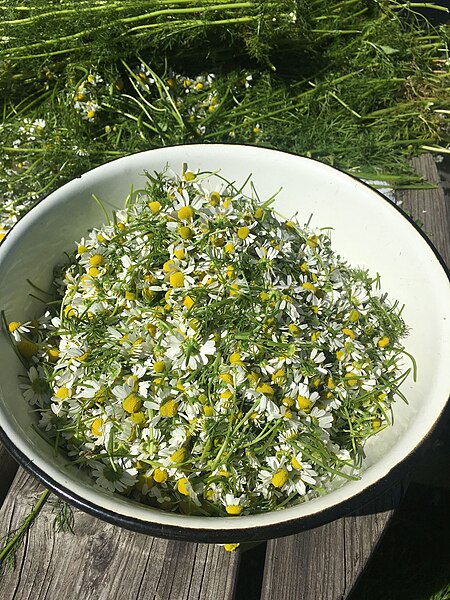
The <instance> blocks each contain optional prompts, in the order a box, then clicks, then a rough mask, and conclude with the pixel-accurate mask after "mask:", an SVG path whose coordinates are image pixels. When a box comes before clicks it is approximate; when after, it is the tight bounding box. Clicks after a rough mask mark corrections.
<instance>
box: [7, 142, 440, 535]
mask: <svg viewBox="0 0 450 600" xmlns="http://www.w3.org/2000/svg"><path fill="white" fill-rule="evenodd" d="M182 163H187V164H188V166H189V168H190V169H191V170H194V171H195V170H197V169H201V170H210V171H214V170H217V169H220V170H221V174H223V175H224V177H226V178H227V179H228V180H232V181H236V182H238V183H243V182H244V181H245V179H246V178H247V177H248V175H249V174H250V173H251V174H252V181H253V183H254V185H255V187H256V189H257V191H258V193H259V195H260V197H261V199H262V200H264V199H266V198H268V197H270V196H271V195H272V194H273V193H275V192H276V191H278V190H279V189H280V188H281V192H280V193H279V194H278V195H277V198H276V202H275V207H276V208H277V209H278V210H279V212H281V213H282V214H283V215H285V216H286V217H290V216H292V214H294V213H298V214H299V216H300V222H301V223H302V222H306V221H307V220H308V219H309V217H310V215H312V221H311V224H312V225H313V226H319V227H328V226H331V227H333V228H334V231H333V233H332V245H333V247H334V249H335V250H336V251H338V252H339V253H340V254H341V255H342V256H344V257H345V258H347V259H348V260H349V261H350V263H351V264H352V265H353V266H364V267H367V268H368V269H369V270H370V271H371V272H372V273H374V274H375V273H377V272H378V273H380V275H381V283H382V288H383V290H385V291H386V292H388V293H389V294H390V296H391V297H392V298H396V299H398V300H399V302H400V303H401V304H403V303H404V304H405V310H404V313H403V315H404V319H405V321H406V323H407V324H408V325H409V326H410V328H411V332H410V335H409V337H408V338H407V340H406V348H407V350H408V351H409V352H410V353H411V354H412V355H413V356H414V357H415V359H416V361H417V365H418V379H417V382H416V383H414V382H413V381H412V378H410V379H408V380H407V381H406V382H405V384H404V385H403V388H402V389H403V393H404V394H405V395H406V396H407V398H408V401H409V405H408V406H407V405H406V404H404V403H403V402H402V401H401V400H398V401H397V402H396V404H395V407H394V424H393V426H392V427H390V428H388V429H386V430H384V431H382V432H381V433H380V434H379V435H377V436H375V437H374V438H371V440H370V443H369V444H368V445H367V448H366V453H367V458H366V460H365V464H364V472H363V474H362V477H361V479H360V480H358V481H350V482H348V483H345V484H344V485H342V486H341V487H339V488H338V489H335V490H334V491H331V492H330V493H328V494H327V495H325V496H323V497H320V498H317V499H314V500H311V501H309V502H306V503H303V504H299V505H297V506H295V507H292V508H287V509H284V510H280V511H277V512H273V513H268V514H261V515H254V516H244V517H239V518H219V517H208V518H205V517H203V518H201V517H193V516H183V515H175V514H172V513H169V512H163V511H158V510H156V509H152V508H148V507H146V506H142V505H139V504H137V503H135V502H133V501H131V500H130V501H129V500H127V499H126V498H122V497H120V496H114V495H112V494H110V493H108V492H103V491H102V490H101V489H99V488H97V487H96V486H94V485H92V483H91V481H90V480H88V479H87V478H86V477H85V476H84V475H81V474H80V473H79V472H78V471H77V470H76V469H75V468H71V467H68V466H67V465H66V459H64V458H63V457H60V456H55V455H54V453H53V451H52V449H51V448H50V447H49V445H48V444H47V443H46V442H45V441H43V440H42V438H41V437H40V436H39V434H38V433H37V432H36V430H35V429H34V428H33V422H34V418H33V414H32V413H30V411H29V408H28V407H27V405H26V403H25V401H24V400H23V399H22V397H21V393H20V390H19V385H18V384H19V380H18V374H19V373H20V372H23V370H22V367H21V364H20V362H19V361H18V359H17V357H16V355H15V353H14V351H13V349H12V347H11V344H10V342H9V340H8V335H7V333H6V332H5V331H3V332H2V333H1V338H0V365H1V373H0V425H1V432H0V434H1V437H0V439H1V441H2V442H3V443H4V444H5V445H6V447H7V448H8V449H9V450H10V452H11V453H12V454H13V455H14V456H15V457H16V458H17V459H18V460H19V462H20V463H21V464H22V465H23V466H24V467H25V468H26V469H28V470H29V471H31V472H32V473H33V474H35V475H36V476H37V477H38V478H40V479H41V480H42V481H43V482H44V484H45V485H46V486H47V487H49V488H51V489H52V490H54V491H55V492H57V493H58V494H59V495H61V496H63V497H64V498H66V499H68V500H69V501H70V502H72V503H73V504H75V505H77V506H78V507H80V508H82V509H84V510H86V511H88V512H90V513H92V514H94V515H96V516H98V517H100V518H103V519H105V520H107V521H110V522H113V523H116V524H118V525H121V526H124V527H127V528H130V529H134V530H137V531H141V532H145V533H150V534H153V535H157V536H162V537H168V538H176V539H184V540H191V541H203V542H227V541H245V540H258V539H268V538H270V537H277V536H281V535H288V534H291V533H295V532H296V531H299V530H302V529H306V528H309V527H313V526H317V525H320V524H323V523H325V522H327V521H330V520H332V519H334V518H337V517H339V516H342V515H343V514H345V513H347V512H348V511H350V510H352V509H354V508H356V507H357V506H358V505H361V504H362V503H364V502H365V501H367V500H369V499H370V498H371V497H372V496H373V495H374V494H375V493H379V492H380V491H381V490H382V489H383V487H384V486H385V485H387V484H388V483H392V479H393V478H394V477H396V476H398V474H399V470H400V467H401V466H402V465H405V462H407V461H406V459H408V458H410V457H411V456H412V454H413V453H414V451H415V450H416V449H417V448H418V447H419V446H421V445H422V443H423V441H424V440H425V439H427V438H429V437H430V433H431V432H432V431H433V430H434V429H435V426H436V424H437V422H438V421H439V420H441V421H442V417H443V413H444V409H445V407H446V403H447V400H448V397H449V392H450V369H449V357H450V286H449V281H448V276H447V275H446V273H445V270H444V268H443V263H442V261H441V259H440V258H439V256H438V255H437V253H436V251H435V249H434V248H433V247H432V246H431V244H430V243H429V241H428V240H427V239H426V238H425V237H424V236H423V235H422V234H421V232H420V230H419V229H418V228H417V227H416V226H415V225H414V224H413V223H412V222H411V221H410V220H409V219H408V218H407V217H405V215H404V214H403V213H402V212H401V211H400V210H399V209H398V208H397V207H396V206H394V205H392V204H391V203H390V202H389V201H387V200H386V199H385V198H384V197H383V196H382V195H380V194H378V193H377V192H375V191H373V190H372V189H371V188H369V187H368V186H367V185H365V184H363V183H361V182H360V181H358V180H356V179H353V178H351V177H349V176H348V175H345V174H343V173H341V172H340V171H338V170H336V169H333V168H331V167H328V166H325V165H323V164H321V163H318V162H316V161H313V160H310V159H306V158H300V157H298V156H294V155H291V154H288V153H283V152H277V151H273V150H267V149H262V148H255V147H247V146H235V145H191V146H177V147H171V148H163V149H158V150H151V151H149V152H144V153H141V154H136V155H133V156H128V157H126V158H121V159H119V160H116V161H114V162H111V163H109V164H106V165H103V166H101V167H99V168H96V169H94V170H92V171H90V172H88V173H86V174H85V175H83V176H82V177H80V178H78V179H75V180H73V181H71V182H70V183H68V184H67V185H64V186H63V187H61V188H60V189H58V190H57V191H55V192H53V193H52V194H51V195H50V196H48V197H47V198H46V199H45V200H43V201H42V202H41V203H39V204H38V206H36V207H35V208H33V209H32V210H31V211H30V212H29V213H28V214H27V215H25V216H24V217H23V218H22V219H21V220H20V222H19V223H18V224H17V225H16V226H15V227H14V228H13V230H12V231H11V232H10V233H9V234H8V235H7V236H6V239H5V240H4V242H3V244H2V245H1V247H0V309H1V310H4V311H5V313H6V315H7V318H8V319H9V320H20V321H26V320H27V319H30V318H33V317H35V316H37V315H38V314H40V312H41V311H42V305H39V303H37V302H36V301H35V300H33V298H31V297H30V296H29V292H30V287H29V284H28V283H27V279H28V280H31V281H32V282H33V283H34V284H35V285H37V286H38V287H40V288H42V289H45V288H48V286H49V284H50V282H51V279H52V269H53V267H54V266H55V265H56V264H57V263H58V262H60V261H61V258H62V256H63V253H64V251H68V250H69V251H70V250H72V248H73V244H74V242H75V241H76V240H78V239H79V238H81V237H82V236H83V235H85V234H86V232H87V231H88V229H89V228H91V227H93V226H98V225H100V224H102V223H103V222H104V215H103V214H102V212H101V210H100V209H99V207H98V205H97V204H96V203H95V202H94V201H93V200H92V194H95V195H96V196H97V197H98V198H100V199H101V200H102V201H103V203H104V204H105V206H106V207H107V208H108V209H109V210H113V209H114V208H119V207H122V205H123V201H124V198H125V197H126V196H127V194H128V192H129V190H130V185H131V184H133V186H134V188H139V187H142V184H143V182H144V181H145V177H144V171H149V172H153V171H160V170H162V169H164V167H166V165H169V166H170V167H172V168H173V169H174V170H175V171H177V172H180V171H181V166H182Z"/></svg>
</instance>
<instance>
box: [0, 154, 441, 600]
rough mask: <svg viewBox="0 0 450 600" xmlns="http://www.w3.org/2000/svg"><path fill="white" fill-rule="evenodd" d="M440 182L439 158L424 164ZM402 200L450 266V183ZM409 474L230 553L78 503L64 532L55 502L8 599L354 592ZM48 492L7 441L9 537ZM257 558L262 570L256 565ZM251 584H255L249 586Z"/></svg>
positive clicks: (329, 599) (200, 599)
mask: <svg viewBox="0 0 450 600" xmlns="http://www.w3.org/2000/svg"><path fill="white" fill-rule="evenodd" d="M414 165H415V168H416V170H417V171H418V172H420V173H422V174H424V175H425V176H426V177H427V179H428V180H431V181H436V182H438V174H437V170H436V166H435V163H434V161H433V159H432V158H431V157H429V156H424V157H421V158H420V159H417V160H416V161H415V162H414ZM399 198H400V199H401V201H402V207H403V208H404V209H405V210H407V211H408V212H409V213H410V214H411V215H412V216H413V217H414V218H415V219H416V220H417V221H419V222H420V223H421V224H422V226H423V229H424V231H425V232H426V233H427V235H429V237H430V239H431V240H432V242H433V243H434V245H435V246H436V247H437V248H438V250H439V251H440V252H441V255H442V256H443V258H444V259H445V260H446V261H447V264H450V234H449V227H448V220H447V219H448V217H447V213H446V210H447V207H446V201H445V198H444V193H443V190H442V188H437V189H433V190H426V191H407V192H406V191H405V192H402V193H400V195H399ZM405 486H406V482H405V481H403V482H399V483H398V484H396V485H395V486H394V487H393V488H391V489H390V490H388V492H386V493H384V494H383V495H382V496H381V497H379V498H377V499H376V500H374V501H372V502H370V503H369V504H366V505H364V506H361V507H360V509H359V510H358V512H357V513H354V514H352V515H350V516H346V517H344V518H341V519H339V520H337V521H334V522H332V523H329V524H327V525H324V526H322V527H318V528H316V529H313V530H310V531H306V532H303V533H301V534H298V535H293V536H289V537H286V538H280V539H277V540H272V541H269V542H267V544H266V545H260V546H259V547H255V546H253V547H252V548H250V549H249V548H245V547H241V548H239V549H238V550H237V551H236V552H232V553H229V552H226V551H225V550H224V549H223V548H222V547H221V546H212V545H206V544H194V543H183V542H173V541H167V540H161V539H157V538H152V537H150V536H145V535H142V534H137V533H132V532H129V531H126V530H124V529H120V528H118V527H115V526H113V525H110V524H107V523H104V522H103V521H99V520H97V519H95V518H94V517H91V516H89V515H87V514H85V513H82V512H80V511H78V510H75V528H74V534H71V533H61V532H60V533H55V531H54V529H53V521H54V515H53V514H52V508H53V507H52V501H51V500H49V501H47V503H46V504H45V505H44V508H43V510H42V512H41V514H40V515H39V517H38V519H37V521H36V523H35V525H34V526H33V527H32V529H31V530H30V531H29V533H28V534H27V536H26V538H25V542H24V544H23V546H22V548H21V549H20V551H19V553H18V555H17V564H16V568H15V569H14V570H10V569H8V568H7V567H5V566H4V567H3V568H2V570H1V572H0V598H2V600H13V599H14V600H25V599H29V600H57V599H58V600H59V599H60V598H63V599H64V600H116V599H117V600H138V599H139V600H140V599H142V600H143V599H146V600H152V599H154V600H222V599H223V600H225V599H233V598H234V599H236V600H241V598H252V599H253V598H260V599H261V600H297V599H301V600H344V599H345V598H347V596H348V594H349V593H350V591H351V589H352V588H353V586H354V584H355V581H356V580H357V578H358V577H359V575H360V574H361V572H362V571H363V569H364V567H365V565H366V563H367V561H368V560H369V558H370V556H371V554H372V553H373V551H374V548H375V546H376V545H377V543H378V541H379V539H380V537H381V535H382V534H383V531H384V530H385V528H386V526H387V525H388V523H389V521H390V519H391V517H392V514H393V512H394V511H395V509H396V507H397V506H398V504H399V502H400V499H401V497H402V492H403V491H404V487H405ZM42 491H43V488H42V486H41V485H40V484H39V483H37V482H36V481H35V480H34V479H33V478H32V477H31V476H30V475H28V474H27V473H26V472H25V471H24V470H22V468H19V469H18V468H17V465H16V464H15V463H14V461H13V460H12V459H11V458H10V457H9V455H8V454H7V453H6V452H5V450H3V449H2V448H0V504H2V508H1V510H0V536H2V535H4V533H6V532H7V531H8V530H10V529H13V528H15V527H17V526H18V524H19V523H21V521H22V520H23V518H24V516H25V515H27V514H28V513H29V511H30V509H31V507H32V506H33V505H34V504H35V502H36V500H37V499H38V498H39V496H40V495H41V493H42ZM255 565H256V568H255ZM243 590H246V591H243Z"/></svg>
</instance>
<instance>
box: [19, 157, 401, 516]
mask: <svg viewBox="0 0 450 600" xmlns="http://www.w3.org/2000/svg"><path fill="white" fill-rule="evenodd" d="M244 183H246V185H247V187H248V188H249V191H250V192H251V193H250V194H249V195H247V194H246V193H244V191H243V189H244V185H237V184H236V183H234V184H232V183H230V182H228V181H226V180H224V179H223V178H222V177H221V176H220V173H218V174H212V173H208V172H199V173H193V172H192V171H189V170H188V169H184V170H183V172H182V174H181V175H175V174H171V173H158V174H150V175H149V184H148V187H147V189H146V190H145V191H141V192H138V193H134V194H130V197H129V198H128V199H127V202H126V206H125V209H124V210H120V211H117V212H116V213H114V214H113V219H112V220H111V221H110V222H109V223H108V224H105V225H104V226H103V227H101V228H99V229H94V230H92V231H90V232H89V233H88V234H87V235H86V236H85V237H84V238H83V239H82V240H80V241H79V243H78V245H77V248H76V252H75V254H74V256H73V257H72V259H71V261H70V263H69V264H67V265H64V266H63V267H61V268H59V269H58V271H57V273H56V278H55V283H56V286H57V291H58V293H57V297H56V298H55V300H54V301H53V300H52V301H51V302H50V303H49V305H48V308H49V310H48V311H47V312H46V314H45V315H43V316H41V317H39V318H38V319H37V320H36V321H32V322H30V323H19V322H17V321H11V322H9V324H8V328H9V331H10V333H11V337H12V339H13V340H14V343H15V344H16V349H17V351H18V353H19V355H20V356H21V357H22V359H23V360H24V361H25V363H26V364H27V368H28V377H27V378H24V381H23V382H22V384H21V385H22V389H23V393H24V397H25V399H26V400H27V401H28V402H29V403H30V404H31V405H32V406H33V407H34V409H35V411H36V413H37V416H38V419H39V427H40V429H41V430H42V433H43V435H44V436H45V437H47V438H48V439H49V441H50V443H52V444H54V446H55V449H56V450H58V451H63V452H65V454H66V455H67V457H68V459H69V461H70V462H72V463H74V464H75V465H79V466H80V467H81V468H83V469H84V470H85V471H86V472H87V473H88V474H89V476H90V477H92V478H93V479H94V480H95V482H96V483H97V484H98V485H99V486H100V487H102V488H105V489H108V490H110V491H113V492H114V491H116V492H119V493H122V494H125V495H127V496H129V497H132V498H134V499H135V500H137V501H139V502H143V503H145V504H149V505H151V506H154V507H159V508H163V509H166V510H171V511H175V512H182V513H188V514H191V513H193V514H200V515H204V516H208V515H213V516H224V517H226V516H230V517H236V516H239V515H245V514H252V513H259V512H266V511H271V510H275V509H278V508H282V507H285V506H288V505H291V504H293V503H297V502H299V501H303V500H308V499H310V498H313V497H315V496H317V495H319V494H323V493H326V492H327V491H329V490H330V487H331V486H332V485H336V484H338V483H339V484H340V485H341V484H342V483H343V482H344V481H345V480H346V479H348V478H350V479H352V478H357V477H358V467H359V466H360V464H361V459H362V457H363V454H364V445H365V443H366V441H367V439H368V438H370V437H371V436H373V435H374V434H376V433H377V432H379V431H380V430H381V429H383V428H385V427H386V426H388V425H389V424H390V420H391V419H390V411H391V404H392V402H393V401H394V400H395V398H397V397H403V394H402V392H401V389H400V386H401V383H402V382H403V380H404V379H405V378H406V377H407V376H408V374H409V369H407V368H405V365H404V364H403V356H404V351H403V346H402V344H401V339H402V338H403V336H404V335H405V334H406V330H407V328H406V326H405V324H404V322H403V320H402V317H401V307H399V306H398V304H397V303H396V302H395V301H389V300H388V299H387V298H386V295H385V294H382V293H381V292H380V291H379V289H378V287H379V282H378V278H377V277H371V276H370V274H368V273H367V272H366V271H364V270H362V269H355V268H352V267H351V266H349V265H348V264H347V263H346V262H345V260H344V259H342V258H341V257H339V256H337V255H336V254H335V253H334V252H333V251H332V248H331V241H330V237H329V235H328V233H327V231H326V230H324V229H323V230H320V231H312V230H309V229H308V227H306V226H305V227H300V225H299V223H298V222H297V221H296V220H290V221H286V220H284V219H282V218H281V217H279V216H278V215H277V213H276V212H275V211H274V210H273V209H272V208H271V207H270V204H271V202H272V201H273V198H269V199H267V200H266V201H265V202H263V203H261V202H260V201H259V200H258V197H257V193H256V191H255V190H253V188H252V186H251V184H250V183H249V181H247V182H244Z"/></svg>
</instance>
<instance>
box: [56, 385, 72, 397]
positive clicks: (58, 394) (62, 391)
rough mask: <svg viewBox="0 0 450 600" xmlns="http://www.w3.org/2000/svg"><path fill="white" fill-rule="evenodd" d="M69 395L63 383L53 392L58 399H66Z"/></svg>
mask: <svg viewBox="0 0 450 600" xmlns="http://www.w3.org/2000/svg"><path fill="white" fill-rule="evenodd" d="M69 395H70V394H69V390H68V388H67V387H66V386H65V385H63V386H61V387H60V388H59V390H57V391H56V392H55V396H56V397H57V398H59V399H60V400H66V399H67V398H68V397H69Z"/></svg>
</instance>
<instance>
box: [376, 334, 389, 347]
mask: <svg viewBox="0 0 450 600" xmlns="http://www.w3.org/2000/svg"><path fill="white" fill-rule="evenodd" d="M390 341H391V340H390V339H389V338H388V336H387V335H383V337H382V338H380V339H379V340H378V347H379V348H386V346H388V345H389V342H390Z"/></svg>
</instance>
